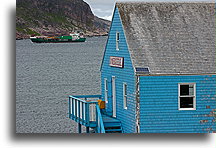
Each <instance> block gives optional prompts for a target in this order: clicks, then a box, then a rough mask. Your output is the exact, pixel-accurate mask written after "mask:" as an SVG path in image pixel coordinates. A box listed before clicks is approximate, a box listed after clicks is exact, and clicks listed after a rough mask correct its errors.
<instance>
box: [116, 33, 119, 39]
mask: <svg viewBox="0 0 216 148" xmlns="http://www.w3.org/2000/svg"><path fill="white" fill-rule="evenodd" d="M116 40H117V41H119V33H118V32H117V33H116Z"/></svg>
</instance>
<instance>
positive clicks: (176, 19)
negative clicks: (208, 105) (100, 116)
mask: <svg viewBox="0 0 216 148" xmlns="http://www.w3.org/2000/svg"><path fill="white" fill-rule="evenodd" d="M116 7H117V8H118V10H119V13H120V18H121V21H122V25H123V28H124V32H125V36H126V40H127V44H128V48H129V51H130V56H131V59H132V63H133V66H134V67H149V68H150V72H151V73H152V74H205V73H216V67H215V11H214V7H215V4H214V3H208V2H205V3H204V2H202V3H168V2H162V3H161V2H160V3H155V2H136V3H134V2H123V3H122V2H120V3H116Z"/></svg>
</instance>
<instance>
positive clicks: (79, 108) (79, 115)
mask: <svg viewBox="0 0 216 148" xmlns="http://www.w3.org/2000/svg"><path fill="white" fill-rule="evenodd" d="M77 106H78V121H80V101H78V105H77Z"/></svg>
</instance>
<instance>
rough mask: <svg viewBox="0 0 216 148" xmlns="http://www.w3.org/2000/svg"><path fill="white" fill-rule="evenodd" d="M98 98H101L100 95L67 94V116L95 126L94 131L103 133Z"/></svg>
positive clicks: (85, 124) (89, 125) (80, 122)
mask: <svg viewBox="0 0 216 148" xmlns="http://www.w3.org/2000/svg"><path fill="white" fill-rule="evenodd" d="M98 99H101V95H82V96H69V118H70V119H72V120H74V121H76V122H77V123H79V124H81V125H84V126H86V127H91V128H95V129H96V130H95V131H96V132H99V133H105V129H104V125H103V120H102V115H101V112H100V108H99V106H98V101H97V100H98Z"/></svg>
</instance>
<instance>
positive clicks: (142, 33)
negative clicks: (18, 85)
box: [69, 2, 216, 133]
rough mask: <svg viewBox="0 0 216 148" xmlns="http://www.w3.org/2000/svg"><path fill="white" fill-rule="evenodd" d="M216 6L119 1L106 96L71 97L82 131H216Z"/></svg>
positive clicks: (105, 65) (106, 60) (104, 72)
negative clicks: (82, 126) (83, 129)
mask: <svg viewBox="0 0 216 148" xmlns="http://www.w3.org/2000/svg"><path fill="white" fill-rule="evenodd" d="M214 7H215V6H214V3H203V2H202V3H150V2H148V3H146V2H136V3H132V2H126V3H116V6H115V10H114V14H113V19H112V24H111V28H110V32H109V37H108V40H107V44H106V47H105V52H104V56H103V61H102V64H101V95H90V96H69V117H70V118H71V119H73V120H75V121H76V122H78V126H79V132H81V125H84V126H86V129H87V132H89V128H92V129H94V131H95V132H98V133H112V132H115V133H117V132H120V133H213V132H216V124H215V121H216V120H215V111H216V67H215V66H216V65H215V54H216V53H215V12H214ZM92 98H95V100H94V99H92ZM97 99H100V100H102V101H99V103H98V101H97ZM103 103H104V104H103ZM104 105H105V107H103V106H104Z"/></svg>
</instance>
